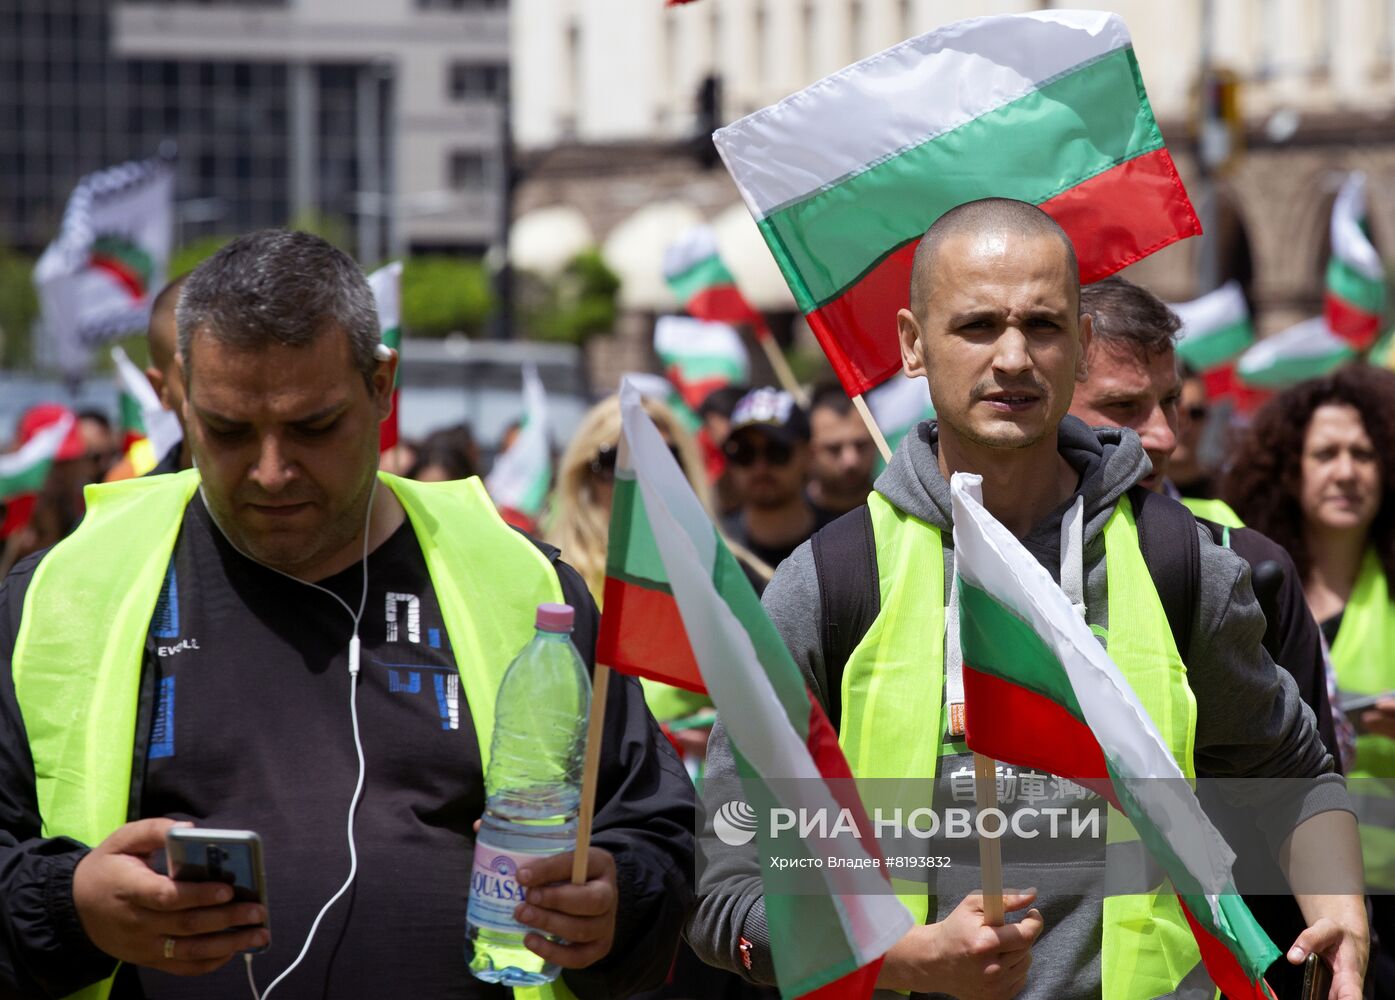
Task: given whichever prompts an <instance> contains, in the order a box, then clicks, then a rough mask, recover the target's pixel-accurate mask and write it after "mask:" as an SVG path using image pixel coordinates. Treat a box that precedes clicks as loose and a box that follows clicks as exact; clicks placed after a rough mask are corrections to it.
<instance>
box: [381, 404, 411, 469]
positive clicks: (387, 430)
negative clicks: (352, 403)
mask: <svg viewBox="0 0 1395 1000" xmlns="http://www.w3.org/2000/svg"><path fill="white" fill-rule="evenodd" d="M399 391H400V390H397V389H394V390H392V411H391V412H390V413H388V415H387V419H386V420H384V421H383V422H382V423H380V424H379V425H378V453H379V454H381V453H383V452H385V451H387V450H388V449H389V448H395V447H397V402H398V400H397V397H398V393H399ZM402 474H403V475H405V474H406V470H405V469H404V470H403V471H402Z"/></svg>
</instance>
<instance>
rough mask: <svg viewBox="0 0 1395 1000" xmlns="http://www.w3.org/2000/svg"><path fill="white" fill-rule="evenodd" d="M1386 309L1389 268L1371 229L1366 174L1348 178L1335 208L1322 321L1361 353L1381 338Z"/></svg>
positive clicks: (1333, 210) (1339, 192) (1333, 209)
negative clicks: (1382, 316) (1369, 232)
mask: <svg viewBox="0 0 1395 1000" xmlns="http://www.w3.org/2000/svg"><path fill="white" fill-rule="evenodd" d="M1384 308H1385V268H1384V267H1383V266H1382V265H1381V260H1380V254H1378V253H1376V248H1375V246H1374V245H1373V244H1372V243H1371V238H1370V237H1369V236H1368V235H1367V224H1366V175H1365V174H1363V173H1360V172H1356V173H1352V174H1351V175H1350V176H1348V177H1347V179H1346V183H1344V184H1343V185H1342V189H1341V190H1340V191H1338V192H1337V200H1336V202H1335V203H1334V204H1333V205H1332V257H1331V259H1330V260H1328V262H1327V295H1326V298H1325V299H1324V301H1323V316H1324V318H1326V320H1327V325H1328V327H1329V328H1330V329H1331V330H1332V332H1333V333H1335V334H1336V335H1337V336H1339V337H1341V338H1342V339H1343V340H1345V341H1347V342H1349V343H1350V344H1351V345H1352V346H1353V347H1355V348H1356V349H1357V350H1364V349H1365V348H1367V347H1369V346H1371V344H1372V342H1373V341H1375V339H1376V336H1377V335H1378V334H1379V333H1380V321H1381V311H1382V310H1383V309H1384Z"/></svg>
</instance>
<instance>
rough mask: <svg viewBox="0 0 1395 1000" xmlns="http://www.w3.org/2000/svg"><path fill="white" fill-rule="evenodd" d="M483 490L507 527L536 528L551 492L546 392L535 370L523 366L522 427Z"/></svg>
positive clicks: (490, 472) (532, 366) (490, 474)
mask: <svg viewBox="0 0 1395 1000" xmlns="http://www.w3.org/2000/svg"><path fill="white" fill-rule="evenodd" d="M484 485H485V489H487V490H488V491H489V495H490V497H491V498H492V499H493V500H494V505H495V506H496V507H498V508H499V512H500V513H501V514H502V515H503V516H504V520H506V521H508V522H509V523H510V524H515V525H518V526H519V527H523V528H531V527H533V526H535V525H536V524H537V520H538V515H540V514H541V513H542V509H543V504H544V503H546V502H547V493H548V490H550V489H551V488H552V442H551V440H550V438H549V436H548V430H547V392H546V391H545V390H544V389H543V384H542V379H541V378H540V377H539V376H538V367H537V365H535V364H533V363H532V362H528V363H526V364H525V365H524V366H523V424H522V426H521V427H520V428H519V431H518V434H517V436H515V437H514V439H513V443H512V444H511V445H509V447H508V450H507V451H505V452H503V453H502V454H501V455H499V457H498V458H496V459H495V460H494V467H493V468H492V469H490V470H489V475H488V476H487V477H485V481H484Z"/></svg>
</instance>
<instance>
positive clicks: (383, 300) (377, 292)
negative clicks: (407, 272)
mask: <svg viewBox="0 0 1395 1000" xmlns="http://www.w3.org/2000/svg"><path fill="white" fill-rule="evenodd" d="M368 287H369V288H371V289H373V301H374V302H375V303H376V304H377V307H378V332H379V333H380V334H381V333H384V332H386V331H388V330H392V329H395V328H397V327H399V326H401V325H402V262H401V261H400V260H395V261H393V262H392V263H391V264H384V265H383V266H382V267H380V268H378V269H377V270H376V271H374V272H373V273H372V274H370V275H369V276H368Z"/></svg>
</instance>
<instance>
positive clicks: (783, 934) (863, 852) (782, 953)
mask: <svg viewBox="0 0 1395 1000" xmlns="http://www.w3.org/2000/svg"><path fill="white" fill-rule="evenodd" d="M620 412H621V422H622V436H621V446H620V455H619V462H618V465H617V468H616V478H615V500H614V504H613V506H612V508H611V519H610V549H609V552H608V554H607V560H606V582H605V602H604V607H605V612H604V614H602V616H601V628H600V636H599V640H598V643H597V648H596V659H597V662H598V663H603V664H606V665H608V666H610V667H613V668H614V669H616V670H620V671H622V672H624V673H629V674H638V675H639V676H642V677H650V678H654V679H656V680H660V681H664V682H665V683H668V684H673V685H676V686H679V687H684V688H688V689H689V690H693V691H706V693H707V694H708V695H709V696H710V697H711V698H712V701H713V703H714V704H715V705H716V708H717V711H718V713H719V714H720V715H721V718H722V721H723V724H724V725H725V727H726V731H727V734H728V736H729V737H730V738H731V743H732V749H733V751H734V753H735V755H736V762H737V768H738V771H739V772H740V775H741V778H742V787H743V789H744V790H745V794H746V795H747V796H748V797H749V798H750V799H752V800H753V802H755V803H758V804H759V805H760V806H761V807H764V808H766V809H768V808H774V807H783V808H790V809H796V810H799V809H805V810H809V812H808V813H807V815H818V814H823V815H839V813H840V810H842V809H849V810H852V814H853V815H854V816H856V817H857V820H858V822H857V825H858V828H859V829H860V830H863V831H865V832H867V835H868V836H867V842H869V843H875V841H874V839H873V838H872V836H871V827H870V825H869V824H868V823H867V820H866V815H865V813H864V812H863V809H862V804H861V802H860V801H859V800H858V799H857V796H856V793H855V792H853V791H851V789H852V787H853V785H852V782H850V781H847V780H843V779H848V778H851V776H852V775H851V772H850V771H849V769H848V765H847V761H846V760H845V759H844V757H843V752H842V750H840V749H839V747H838V738H837V734H836V733H835V732H834V730H833V727H832V726H831V725H830V724H829V721H828V718H827V717H826V716H825V715H824V712H823V709H822V708H820V707H819V704H818V702H817V701H815V700H814V698H813V696H812V695H811V694H810V692H809V689H808V688H807V687H806V686H805V684H804V680H803V678H802V677H801V676H800V673H799V668H798V667H797V666H795V663H794V660H793V659H792V658H791V657H790V654H789V652H788V651H787V650H786V649H785V645H784V643H783V641H782V640H781V639H780V635H779V633H778V632H776V631H775V626H774V625H772V624H771V623H770V619H769V618H767V617H766V616H765V612H764V611H763V610H762V609H761V606H760V599H759V598H758V597H757V596H756V592H755V590H753V589H752V587H751V584H750V581H749V580H748V579H747V578H746V574H745V573H744V572H743V571H742V569H741V567H740V566H739V565H738V564H737V562H736V559H735V557H734V556H733V555H732V554H731V552H730V550H728V549H727V547H726V545H725V544H723V542H722V540H721V537H720V536H719V535H718V533H717V530H716V529H715V528H714V527H713V525H712V522H711V521H710V520H709V519H708V516H707V513H706V512H705V511H704V510H703V507H702V505H701V504H700V503H699V502H698V498H697V496H696V495H695V494H694V493H693V490H692V487H691V486H689V485H688V481H687V479H685V478H684V476H683V472H682V470H681V469H679V467H678V462H677V461H676V460H675V459H674V457H673V455H672V454H671V453H670V452H669V450H668V446H667V445H666V444H665V443H664V440H663V438H662V437H661V436H660V434H659V431H658V429H657V428H656V427H655V426H654V424H653V422H652V421H651V420H650V419H649V417H648V415H647V414H646V413H645V412H644V407H643V406H642V404H641V402H640V395H639V391H638V390H637V389H636V388H635V387H634V386H633V385H631V384H630V383H629V382H628V381H626V382H625V384H624V385H623V386H622V388H621V390H620ZM829 782H833V784H831V785H830V784H829ZM762 814H765V813H762ZM767 826H768V824H764V823H759V824H757V825H756V829H757V839H756V843H757V847H758V849H759V851H760V858H761V871H762V874H763V876H768V875H769V874H770V873H772V872H773V871H774V867H773V865H774V862H775V860H776V859H793V858H802V859H806V860H807V859H810V858H815V857H817V858H821V859H822V864H821V867H818V868H813V869H811V873H813V872H817V877H819V878H821V879H823V880H824V887H825V889H826V891H824V892H822V893H818V894H813V893H809V894H801V895H798V896H793V895H782V894H779V893H773V892H772V893H767V894H766V896H765V907H766V922H767V925H768V927H769V930H770V941H771V950H772V958H773V960H774V964H775V972H776V977H777V980H778V982H779V985H780V993H781V995H782V996H783V997H785V998H786V1000H790V998H794V997H817V998H819V1000H865V998H866V997H868V996H869V995H870V994H871V991H872V988H873V984H874V983H875V982H876V977H877V972H878V970H879V969H880V966H881V958H882V956H883V955H884V954H885V953H886V951H887V949H888V948H890V947H891V946H892V945H893V944H895V943H896V942H897V941H898V940H900V939H901V937H902V936H903V935H904V934H905V933H906V931H908V930H909V929H910V927H911V916H910V914H909V913H908V912H907V911H906V909H905V907H903V906H902V905H901V903H900V902H899V901H898V900H897V899H896V897H895V896H894V895H891V894H890V893H889V892H888V886H887V883H886V880H885V875H884V874H883V870H882V869H881V868H880V867H873V862H872V855H870V854H869V853H868V852H867V849H866V848H865V847H864V846H863V843H864V841H863V840H862V839H860V838H853V837H821V838H815V839H813V840H809V841H804V840H801V839H799V838H795V837H790V836H785V837H771V836H770V835H769V834H770V831H769V830H768V829H767ZM835 857H836V858H837V859H838V860H839V861H840V862H842V863H839V864H829V863H827V862H828V861H829V860H830V859H832V858H835ZM857 862H860V863H861V864H860V865H859V864H857ZM845 863H848V864H851V866H848V864H845Z"/></svg>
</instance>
